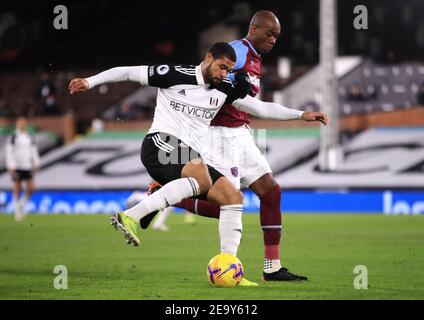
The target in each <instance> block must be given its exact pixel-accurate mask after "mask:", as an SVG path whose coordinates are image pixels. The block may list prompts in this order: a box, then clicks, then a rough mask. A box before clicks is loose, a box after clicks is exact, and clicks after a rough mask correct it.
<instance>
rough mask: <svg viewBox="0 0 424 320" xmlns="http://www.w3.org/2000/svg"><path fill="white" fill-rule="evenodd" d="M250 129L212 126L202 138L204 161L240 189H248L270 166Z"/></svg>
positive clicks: (245, 127) (246, 127)
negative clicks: (242, 187)
mask: <svg viewBox="0 0 424 320" xmlns="http://www.w3.org/2000/svg"><path fill="white" fill-rule="evenodd" d="M252 133H253V132H252V131H251V129H250V128H249V127H248V126H242V127H237V128H227V127H210V128H209V130H208V135H207V136H205V137H203V139H204V140H203V143H202V151H199V152H200V154H201V155H202V158H203V159H204V160H205V162H206V163H207V164H209V165H211V166H212V167H214V168H215V169H216V170H218V171H219V172H221V173H222V174H223V175H224V176H225V177H227V178H228V179H229V180H230V181H231V182H232V183H233V184H234V185H235V186H236V188H237V189H240V186H241V185H243V186H244V187H249V186H250V185H251V184H252V183H253V182H255V181H256V180H258V179H259V178H260V177H262V176H263V175H265V174H267V173H271V172H272V170H271V167H270V166H269V164H268V162H267V161H266V159H265V157H264V156H263V155H262V153H261V151H260V150H259V148H258V147H257V146H256V144H255V141H254V139H253V137H252Z"/></svg>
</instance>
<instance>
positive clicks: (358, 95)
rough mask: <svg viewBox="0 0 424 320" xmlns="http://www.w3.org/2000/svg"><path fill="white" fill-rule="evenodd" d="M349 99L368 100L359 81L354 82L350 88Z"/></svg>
mask: <svg viewBox="0 0 424 320" xmlns="http://www.w3.org/2000/svg"><path fill="white" fill-rule="evenodd" d="M347 99H348V100H351V101H367V100H368V98H367V96H366V95H365V93H364V91H363V89H362V87H361V86H360V85H359V84H357V83H354V84H352V85H351V86H350V88H349V89H348V91H347Z"/></svg>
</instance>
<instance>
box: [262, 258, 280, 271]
mask: <svg viewBox="0 0 424 320" xmlns="http://www.w3.org/2000/svg"><path fill="white" fill-rule="evenodd" d="M280 269H281V262H280V259H276V260H272V259H265V260H264V272H266V273H273V272H276V271H278V270H280Z"/></svg>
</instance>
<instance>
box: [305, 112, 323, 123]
mask: <svg viewBox="0 0 424 320" xmlns="http://www.w3.org/2000/svg"><path fill="white" fill-rule="evenodd" d="M302 120H304V121H319V122H321V123H322V124H323V125H325V126H326V125H327V123H328V117H327V115H326V114H325V113H321V112H308V111H305V112H304V113H303V114H302Z"/></svg>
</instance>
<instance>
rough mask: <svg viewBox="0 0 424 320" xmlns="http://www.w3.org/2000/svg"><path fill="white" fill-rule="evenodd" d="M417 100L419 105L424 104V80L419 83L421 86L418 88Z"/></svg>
mask: <svg viewBox="0 0 424 320" xmlns="http://www.w3.org/2000/svg"><path fill="white" fill-rule="evenodd" d="M417 102H418V104H419V105H421V106H424V82H423V83H421V86H420V88H419V89H418V92H417Z"/></svg>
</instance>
